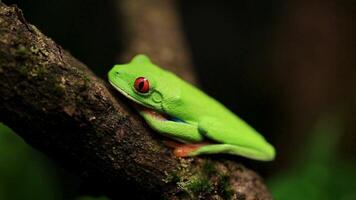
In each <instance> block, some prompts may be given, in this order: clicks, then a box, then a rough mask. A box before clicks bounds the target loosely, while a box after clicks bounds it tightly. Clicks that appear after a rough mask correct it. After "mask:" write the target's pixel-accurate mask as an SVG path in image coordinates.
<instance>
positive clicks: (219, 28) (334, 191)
mask: <svg viewBox="0 0 356 200" xmlns="http://www.w3.org/2000/svg"><path fill="white" fill-rule="evenodd" d="M3 2H4V3H6V4H7V5H10V4H17V5H18V6H19V7H20V8H21V9H22V10H23V12H24V15H25V17H26V19H27V20H28V21H29V22H30V23H32V24H34V25H35V26H37V27H38V28H39V29H40V30H41V31H42V32H44V33H45V34H46V35H47V36H50V37H51V38H52V39H54V40H55V41H56V42H57V43H58V44H60V45H61V46H63V47H64V48H65V49H67V50H68V51H70V52H71V53H72V54H73V55H74V56H75V57H77V58H79V59H80V60H81V61H83V62H84V63H85V64H87V65H88V66H90V67H91V68H92V70H93V71H94V72H95V73H96V74H97V75H99V76H100V77H102V78H103V79H106V77H105V76H106V73H107V71H108V70H109V69H110V68H111V66H112V65H114V64H115V63H118V62H120V60H119V59H118V58H119V57H120V53H121V52H122V50H123V46H122V41H121V38H122V30H123V28H124V27H122V26H121V22H120V20H121V19H120V13H118V10H119V8H118V6H117V3H116V2H115V1H113V0H105V1H104V0H101V1H98V0H96V1H94V0H86V1H84V0H77V1H69V0H62V1H55V0H46V1H25V0H17V1H13V0H4V1H3ZM178 9H179V13H180V14H181V15H182V28H183V29H184V32H185V34H186V37H187V42H188V44H189V46H190V48H191V53H192V56H193V60H194V66H195V67H196V71H197V73H198V77H199V81H200V87H201V88H202V89H203V90H204V91H206V92H207V93H208V94H210V95H211V96H213V97H215V98H216V99H218V100H219V101H221V102H222V103H224V104H225V105H226V106H228V107H229V108H231V109H232V110H233V111H234V112H235V113H237V114H238V115H239V116H241V117H242V118H243V119H245V120H246V121H247V122H249V123H250V124H251V125H253V126H254V127H255V128H256V129H257V130H259V131H260V132H261V133H262V134H263V135H265V137H266V138H267V139H268V140H269V141H270V142H271V143H272V144H274V145H275V147H276V148H277V159H276V160H275V161H274V162H271V163H260V162H254V161H249V160H247V159H246V160H245V159H244V160H243V162H244V163H246V165H247V166H249V167H250V168H253V169H255V170H256V171H258V172H259V173H260V174H262V175H263V176H264V177H265V179H266V181H267V183H268V185H269V187H270V189H271V191H272V193H273V195H274V196H275V198H276V199H343V200H351V199H356V191H354V189H355V188H356V184H355V181H354V180H355V179H356V156H355V153H356V140H355V138H356V136H355V135H356V120H355V117H354V116H353V114H354V113H356V91H355V90H356V56H355V54H356V38H355V35H356V32H355V31H356V30H355V28H356V26H355V23H356V1H352V0H341V1H337V0H325V1H322V0H312V1H307V0H299V1H297V0H288V1H256V0H243V1H227V0H226V1H222V0H219V1H218V0H211V1H178ZM3 138H5V139H3ZM6 138H7V139H6ZM0 139H1V140H0V143H1V144H0V199H73V198H75V197H76V196H78V195H82V194H85V193H86V191H87V189H85V187H86V183H83V180H80V179H79V178H78V177H76V176H74V175H72V174H71V173H70V172H67V171H65V170H63V169H62V168H61V167H60V166H58V165H57V164H56V163H53V161H50V160H49V159H48V158H46V157H45V156H44V155H42V154H41V153H39V152H37V151H35V150H33V149H31V148H30V147H28V146H26V145H25V144H24V142H23V141H22V140H21V139H19V138H17V137H16V136H14V134H12V133H11V130H8V129H7V128H5V127H1V128H0ZM19 149H22V150H21V151H20V150H19ZM6 156H7V157H6ZM13 157H21V158H23V159H20V160H21V161H19V160H17V159H10V158H13ZM239 160H241V159H239ZM19 162H21V163H22V164H19ZM9 166H11V167H9ZM34 166H35V167H34ZM20 183H21V184H20ZM26 183H27V184H26ZM32 187H33V188H32ZM7 188H10V189H7ZM11 188H12V189H11ZM36 188H37V189H36ZM83 188H84V189H83ZM15 191H21V192H17V196H16V195H14V193H16V192H15ZM26 192H27V193H26ZM20 193H22V194H25V195H24V196H21V195H20ZM26 194H28V195H29V194H35V195H37V196H36V198H29V196H26ZM26 197H27V198H26Z"/></svg>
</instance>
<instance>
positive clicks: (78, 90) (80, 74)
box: [0, 4, 271, 199]
mask: <svg viewBox="0 0 356 200" xmlns="http://www.w3.org/2000/svg"><path fill="white" fill-rule="evenodd" d="M172 31H174V30H172ZM177 34H178V33H177ZM132 37H133V38H135V37H136V35H135V34H133V35H132ZM159 37H161V38H165V37H168V36H167V35H160V36H159ZM171 39H172V40H173V38H171ZM143 40H144V39H143ZM178 43H180V42H178ZM178 43H177V44H178ZM133 46H134V45H133ZM151 48H153V49H154V48H155V47H151ZM170 48H173V49H174V48H175V47H174V46H172V47H170ZM157 52H159V50H157ZM182 52H183V51H182ZM98 53H99V52H98ZM152 56H156V55H152ZM162 57H166V55H165V56H162ZM155 58H158V56H157V57H153V60H155ZM175 58H177V57H173V58H171V59H170V60H174V59H175ZM157 60H158V59H157ZM186 60H188V59H186ZM160 61H161V60H158V62H160ZM162 63H163V60H162ZM167 63H169V62H167ZM159 64H160V63H159ZM178 73H179V72H178ZM182 73H183V72H182ZM183 74H184V73H183ZM187 74H188V73H187ZM187 76H188V75H187ZM192 77H193V76H192ZM193 80H194V79H193V78H191V81H192V82H193ZM0 94H1V95H0V121H2V122H4V123H5V124H6V125H8V126H9V127H11V128H12V129H13V130H14V131H15V132H16V133H17V134H18V135H20V136H21V137H22V138H24V140H25V141H26V142H27V143H29V144H30V145H32V146H33V147H35V148H37V149H39V150H40V151H42V152H44V153H46V154H47V155H49V156H50V157H52V158H54V159H55V160H58V161H60V162H61V163H63V164H64V165H65V166H66V167H67V168H68V169H70V170H75V171H76V172H78V173H79V174H80V175H82V176H85V177H100V178H101V180H102V181H103V182H102V183H109V184H108V185H110V186H108V188H109V189H108V190H107V193H106V194H107V195H109V196H111V197H114V198H115V197H119V196H120V194H122V193H124V191H123V189H122V187H124V185H128V184H129V185H130V187H132V188H135V190H136V191H140V192H142V193H143V194H144V195H141V198H142V199H144V198H147V199H148V198H153V197H157V196H160V197H162V198H166V199H197V198H202V199H271V196H270V194H269V192H268V191H267V189H266V187H265V186H264V184H263V182H262V180H261V178H260V177H259V176H258V175H257V174H256V173H254V172H253V171H251V170H249V169H246V168H245V167H243V166H242V165H240V164H237V163H234V162H231V161H227V160H221V159H215V160H213V159H210V158H207V157H199V158H188V159H180V158H177V157H175V156H174V155H172V153H171V151H170V149H168V148H167V147H166V146H164V145H163V144H162V142H161V141H162V138H161V137H160V136H159V135H158V134H156V133H154V132H153V131H152V130H151V129H149V128H148V127H147V125H146V124H145V123H144V122H143V121H142V120H141V118H140V117H139V116H137V114H136V112H134V111H133V110H132V109H131V107H130V106H129V105H130V104H129V102H128V101H127V100H126V99H125V98H124V97H122V96H120V95H119V94H118V93H117V92H115V91H113V90H112V88H111V87H109V86H107V84H106V82H104V81H102V80H100V79H99V78H97V77H96V76H95V75H94V74H93V73H92V72H91V71H90V70H89V69H88V68H87V67H86V66H85V65H84V64H83V63H81V62H80V61H78V60H76V59H75V58H74V57H72V56H71V55H70V54H69V53H68V52H66V51H65V50H63V49H62V47H60V46H59V45H58V44H56V43H55V42H53V41H52V40H51V39H49V38H48V37H46V36H45V35H43V34H42V33H41V32H40V31H39V30H38V29H37V28H36V27H35V26H33V25H30V24H28V23H27V22H26V20H25V19H24V17H23V15H22V12H21V10H19V9H18V8H17V7H15V6H10V7H9V6H6V5H4V4H1V5H0ZM126 105H128V106H126ZM100 184H101V183H100ZM120 188H121V190H120ZM126 188H129V187H127V186H126Z"/></svg>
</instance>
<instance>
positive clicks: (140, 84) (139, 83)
mask: <svg viewBox="0 0 356 200" xmlns="http://www.w3.org/2000/svg"><path fill="white" fill-rule="evenodd" d="M134 86H135V90H136V91H137V92H140V93H147V92H148V91H149V90H150V83H149V82H148V80H147V79H146V78H145V77H138V78H137V79H136V80H135V84H134Z"/></svg>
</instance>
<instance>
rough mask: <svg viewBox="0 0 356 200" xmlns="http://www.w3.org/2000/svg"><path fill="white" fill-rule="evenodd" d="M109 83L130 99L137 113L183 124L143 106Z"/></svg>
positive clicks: (178, 120) (176, 119)
mask: <svg viewBox="0 0 356 200" xmlns="http://www.w3.org/2000/svg"><path fill="white" fill-rule="evenodd" d="M109 82H110V84H111V85H112V86H113V87H114V88H115V89H116V90H118V91H119V92H120V93H121V94H122V95H124V96H125V97H127V98H128V99H130V100H131V101H132V102H133V105H134V107H135V109H136V110H138V111H139V112H144V113H145V114H148V115H150V116H152V117H154V118H155V119H158V120H162V121H175V122H184V121H183V120H181V119H178V118H175V117H171V116H169V115H167V114H165V113H161V112H158V111H156V110H154V109H153V108H152V107H151V106H149V105H146V104H143V103H142V102H139V101H137V100H136V99H135V98H133V97H132V96H131V95H130V94H128V93H127V92H125V91H124V90H122V89H121V88H119V87H117V86H116V85H115V83H113V82H111V81H109Z"/></svg>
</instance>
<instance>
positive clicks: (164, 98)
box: [108, 55, 275, 161]
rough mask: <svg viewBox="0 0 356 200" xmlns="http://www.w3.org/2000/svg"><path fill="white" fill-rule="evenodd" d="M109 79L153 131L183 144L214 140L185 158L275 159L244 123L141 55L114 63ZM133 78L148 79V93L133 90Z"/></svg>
mask: <svg viewBox="0 0 356 200" xmlns="http://www.w3.org/2000/svg"><path fill="white" fill-rule="evenodd" d="M108 77H109V81H110V83H111V84H112V85H113V86H114V87H115V88H116V89H117V90H118V91H119V92H120V93H122V94H123V95H124V96H126V97H127V98H129V99H131V100H132V101H134V102H136V103H137V104H139V105H141V106H136V108H137V109H138V111H139V113H140V115H142V117H143V118H144V119H145V120H146V122H147V123H148V124H149V126H150V127H151V128H153V129H154V130H156V131H158V132H159V133H161V134H163V135H165V136H168V137H170V138H173V139H175V140H178V141H181V142H184V143H199V142H202V141H205V140H207V139H208V140H209V141H214V143H206V144H205V145H201V146H199V148H195V149H194V150H193V151H191V152H189V153H188V155H187V156H196V155H200V154H216V153H228V154H234V155H240V156H244V157H247V158H251V159H255V160H261V161H270V160H273V159H274V157H275V150H274V148H273V146H272V145H270V144H269V143H268V142H267V141H266V140H265V139H264V137H263V136H262V135H260V134H259V133H258V132H257V131H256V130H255V129H253V128H252V127H251V126H249V125H248V124H247V123H246V122H245V121H243V120H242V119H240V118H239V117H238V116H236V115H235V114H234V113H232V112H231V111H230V110H228V109H227V108H226V107H225V106H223V105H222V104H221V103H219V102H218V101H216V100H215V99H213V98H212V97H210V96H208V95H207V94H205V93H204V92H202V91H201V90H199V89H198V88H196V87H194V86H192V85H190V84H189V83H187V82H185V81H183V80H182V79H180V78H179V77H177V76H176V75H175V74H173V73H171V72H169V71H166V70H163V69H161V68H160V67H158V66H157V65H155V64H153V63H152V62H151V61H150V59H149V58H148V57H147V56H145V55H137V56H135V57H134V58H133V60H132V61H131V62H130V63H128V64H122V65H115V66H114V67H113V68H112V69H111V70H110V71H109V73H108ZM138 77H144V78H145V79H146V80H148V81H149V91H148V92H147V93H141V92H138V91H137V89H136V88H135V86H134V85H135V80H136V79H137V78H138Z"/></svg>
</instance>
